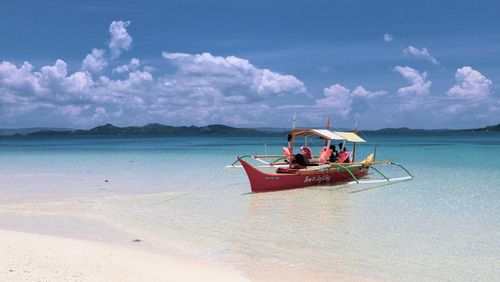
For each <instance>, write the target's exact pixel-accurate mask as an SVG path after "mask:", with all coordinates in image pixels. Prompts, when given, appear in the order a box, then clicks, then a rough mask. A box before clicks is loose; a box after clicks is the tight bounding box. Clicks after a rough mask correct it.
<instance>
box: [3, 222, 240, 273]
mask: <svg viewBox="0 0 500 282" xmlns="http://www.w3.org/2000/svg"><path fill="white" fill-rule="evenodd" d="M0 238H1V240H0V269H1V271H0V281H246V280H245V279H244V278H243V277H241V276H240V275H239V274H238V273H236V272H234V271H231V270H227V269H222V268H220V267H218V266H215V265H211V264H208V263H201V262H197V261H194V260H193V261H189V260H187V259H185V258H179V257H174V256H172V257H169V256H166V255H164V254H159V253H154V252H151V251H148V250H144V249H141V248H139V247H137V248H133V247H130V248H128V247H124V246H120V245H113V244H106V243H101V242H93V241H83V240H75V239H67V238H60V237H54V236H48V235H40V234H32V233H24V232H16V231H7V230H0Z"/></svg>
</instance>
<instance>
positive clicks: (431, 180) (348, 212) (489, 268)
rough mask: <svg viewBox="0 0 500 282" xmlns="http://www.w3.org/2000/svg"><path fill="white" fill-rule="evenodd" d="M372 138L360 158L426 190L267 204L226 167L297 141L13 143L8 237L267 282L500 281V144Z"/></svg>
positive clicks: (322, 191) (2, 224) (451, 135)
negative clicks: (131, 249)
mask: <svg viewBox="0 0 500 282" xmlns="http://www.w3.org/2000/svg"><path fill="white" fill-rule="evenodd" d="M362 136H363V137H364V138H365V139H366V140H367V141H368V142H367V143H364V144H359V145H358V148H357V156H358V157H357V158H358V159H361V158H363V157H364V156H365V155H367V154H369V153H370V152H372V151H374V150H375V149H376V151H377V154H376V159H377V160H391V161H394V162H397V163H399V164H402V165H403V166H404V167H405V168H407V169H408V170H409V171H410V172H411V173H412V174H413V175H414V177H415V178H414V179H413V180H411V181H407V182H401V183H397V184H393V185H384V186H380V185H377V186H373V185H367V184H363V185H337V186H315V187H310V188H304V189H294V190H288V191H280V192H270V193H257V194H253V193H250V185H249V183H248V179H247V176H246V174H245V173H244V171H242V170H238V169H225V166H227V165H231V164H232V163H233V162H234V161H235V160H236V156H238V155H240V156H242V155H252V154H261V155H265V154H280V153H281V147H282V146H284V145H286V136H275V137H148V136H134V137H123V136H118V137H99V136H94V137H90V136H82V137H56V136H52V137H0V228H3V229H11V230H19V231H27V232H35V233H46V234H52V235H58V236H67V237H77V238H82V239H91V240H100V241H110V242H115V243H116V242H117V243H120V244H142V246H144V247H145V248H149V249H151V250H154V251H159V252H167V253H172V252H177V253H179V254H181V255H182V254H184V255H187V256H194V257H197V258H200V259H203V260H208V261H210V262H213V263H215V264H219V265H222V266H224V267H228V268H232V269H235V270H237V271H240V272H241V273H242V275H243V276H245V277H248V278H250V279H252V280H255V281H270V280H272V281H280V280H281V281H294V280H295V281H307V280H309V281H332V280H334V281H335V280H347V281H350V280H374V281H499V280H500V168H499V164H500V134H499V133H494V132H448V133H419V134H373V133H372V134H368V133H367V134H366V135H362ZM300 142H301V141H299V142H298V145H301V143H300ZM309 143H310V145H312V147H313V148H314V145H317V147H316V149H313V150H316V151H318V150H319V147H320V146H321V145H322V141H321V140H309ZM316 153H317V152H316ZM380 168H381V171H382V172H383V173H384V174H385V175H387V176H389V177H401V176H405V175H406V173H405V172H404V170H402V169H400V168H399V167H396V166H391V165H385V166H381V167H380ZM368 179H381V177H380V176H379V175H377V174H376V173H375V172H373V173H372V174H370V175H369V176H368ZM135 239H139V241H137V240H136V242H135V243H132V240H135Z"/></svg>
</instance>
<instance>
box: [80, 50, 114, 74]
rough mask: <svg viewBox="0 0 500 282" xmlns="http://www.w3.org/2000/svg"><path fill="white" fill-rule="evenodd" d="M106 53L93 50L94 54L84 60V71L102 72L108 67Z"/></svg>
mask: <svg viewBox="0 0 500 282" xmlns="http://www.w3.org/2000/svg"><path fill="white" fill-rule="evenodd" d="M104 53H105V52H104V50H102V49H96V48H94V49H92V52H91V53H90V54H88V55H87V56H86V57H85V59H83V62H82V70H85V71H89V72H94V73H98V72H100V71H102V70H103V69H104V68H105V67H106V66H107V65H108V62H107V61H106V59H105V58H104Z"/></svg>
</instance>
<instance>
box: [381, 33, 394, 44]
mask: <svg viewBox="0 0 500 282" xmlns="http://www.w3.org/2000/svg"><path fill="white" fill-rule="evenodd" d="M383 38H384V41H385V42H392V40H394V36H392V34H390V33H386V34H384V36H383Z"/></svg>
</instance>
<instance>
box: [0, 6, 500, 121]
mask: <svg viewBox="0 0 500 282" xmlns="http://www.w3.org/2000/svg"><path fill="white" fill-rule="evenodd" d="M498 11H500V2H499V1H491V0H485V1H448V0H445V1H428V0H420V1H400V0H387V1H358V0H341V1H335V0H326V1H315V0H309V1H290V0H289V1H260V0H256V1H235V0H219V1H213V0H204V1H191V0H187V1H152V0H141V1H74V0H47V1H35V0H33V1H26V0H5V1H2V9H0V128H18V127H40V126H43V127H66V128H67V127H70V128H91V127H94V126H98V125H102V124H105V123H112V124H114V125H117V126H129V125H145V124H147V123H153V122H158V123H162V124H169V125H198V126H203V125H208V124H219V123H220V124H226V125H231V126H236V127H289V126H290V125H291V120H292V116H293V115H294V113H296V116H297V125H298V126H299V127H309V126H320V125H324V124H325V123H326V119H327V117H328V116H329V115H330V116H331V120H332V125H333V126H334V127H344V128H345V127H347V128H350V127H353V126H354V125H355V124H356V123H357V124H358V125H359V127H360V128H363V129H378V128H385V127H410V128H427V129H435V128H474V127H483V126H487V125H493V124H497V123H500V17H498Z"/></svg>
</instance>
